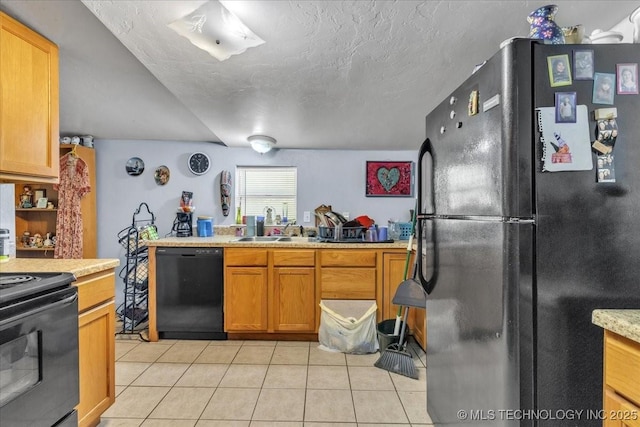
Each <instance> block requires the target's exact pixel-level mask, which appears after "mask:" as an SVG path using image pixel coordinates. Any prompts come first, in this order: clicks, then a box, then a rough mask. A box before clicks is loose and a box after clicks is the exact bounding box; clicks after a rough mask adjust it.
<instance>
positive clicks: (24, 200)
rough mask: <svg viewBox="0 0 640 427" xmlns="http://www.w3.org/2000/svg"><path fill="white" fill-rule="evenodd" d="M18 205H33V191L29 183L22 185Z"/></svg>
mask: <svg viewBox="0 0 640 427" xmlns="http://www.w3.org/2000/svg"><path fill="white" fill-rule="evenodd" d="M20 207H21V208H32V207H33V192H32V191H31V186H30V185H25V186H24V187H22V194H21V195H20Z"/></svg>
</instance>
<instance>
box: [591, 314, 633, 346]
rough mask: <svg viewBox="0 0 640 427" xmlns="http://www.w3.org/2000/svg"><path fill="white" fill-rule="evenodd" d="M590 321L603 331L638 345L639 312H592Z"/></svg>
mask: <svg viewBox="0 0 640 427" xmlns="http://www.w3.org/2000/svg"><path fill="white" fill-rule="evenodd" d="M591 320H592V322H593V323H594V324H596V325H598V326H600V327H602V328H604V329H607V330H609V331H611V332H615V333H616V334H618V335H622V336H623V337H626V338H629V339H630V340H633V341H636V342H638V343H640V310H631V309H615V310H614V309H600V310H593V315H592V319H591Z"/></svg>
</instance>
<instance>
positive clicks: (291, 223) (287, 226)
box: [282, 221, 296, 236]
mask: <svg viewBox="0 0 640 427" xmlns="http://www.w3.org/2000/svg"><path fill="white" fill-rule="evenodd" d="M290 225H296V222H295V221H293V222H288V223H287V225H285V226H284V228H283V229H282V234H284V235H285V236H286V235H287V228H289V226H290Z"/></svg>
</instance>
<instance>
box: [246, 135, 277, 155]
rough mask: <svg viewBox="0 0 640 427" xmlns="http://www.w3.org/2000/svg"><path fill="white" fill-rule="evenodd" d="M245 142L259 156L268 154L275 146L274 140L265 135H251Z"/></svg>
mask: <svg viewBox="0 0 640 427" xmlns="http://www.w3.org/2000/svg"><path fill="white" fill-rule="evenodd" d="M247 141H249V143H250V144H251V148H253V149H254V150H256V151H257V152H258V153H260V154H264V153H268V152H269V151H271V149H272V148H273V146H274V145H276V140H275V139H273V138H271V137H270V136H266V135H251V136H250V137H249V138H247Z"/></svg>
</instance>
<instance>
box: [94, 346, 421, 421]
mask: <svg viewBox="0 0 640 427" xmlns="http://www.w3.org/2000/svg"><path fill="white" fill-rule="evenodd" d="M117 337H118V338H116V402H115V404H114V405H113V406H111V408H109V409H108V410H107V411H106V412H105V413H104V414H103V416H102V421H101V423H100V424H99V426H100V427H106V426H108V427H112V426H177V427H182V426H203V427H204V426H230V427H234V426H245V427H246V426H254V427H266V426H284V427H297V426H305V427H321V426H362V427H365V426H385V425H389V426H391V425H393V426H417V425H429V424H431V420H430V418H429V416H428V414H427V410H426V401H427V399H426V379H425V376H426V369H425V359H426V356H425V353H424V352H423V351H422V349H420V347H419V346H417V345H416V344H415V342H413V341H412V340H411V339H410V344H409V350H410V352H411V353H412V354H413V356H414V357H413V360H414V362H415V364H416V366H417V367H418V372H419V375H420V378H419V379H418V380H414V379H411V378H408V377H405V376H402V375H398V374H394V373H390V372H387V371H385V370H383V369H379V368H376V367H374V366H373V364H374V362H375V361H376V360H378V358H379V357H380V353H376V354H369V355H351V354H343V353H331V352H326V351H323V350H321V349H319V348H318V343H317V342H295V341H235V340H233V341H186V340H161V341H159V342H157V343H150V342H145V341H142V340H137V339H131V338H132V336H121V335H118V336H117Z"/></svg>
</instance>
